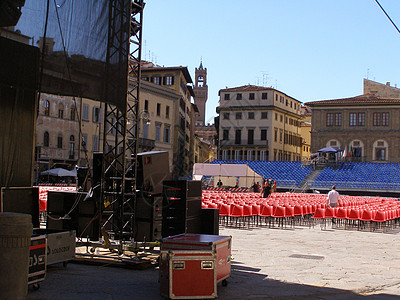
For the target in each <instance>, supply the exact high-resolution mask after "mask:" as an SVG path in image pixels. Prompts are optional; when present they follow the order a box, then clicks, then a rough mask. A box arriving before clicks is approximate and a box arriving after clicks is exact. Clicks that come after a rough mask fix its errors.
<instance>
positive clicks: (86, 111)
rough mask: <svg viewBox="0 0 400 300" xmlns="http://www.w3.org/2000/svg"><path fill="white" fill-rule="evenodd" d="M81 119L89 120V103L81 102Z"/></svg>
mask: <svg viewBox="0 0 400 300" xmlns="http://www.w3.org/2000/svg"><path fill="white" fill-rule="evenodd" d="M82 120H84V121H89V105H88V104H83V114H82Z"/></svg>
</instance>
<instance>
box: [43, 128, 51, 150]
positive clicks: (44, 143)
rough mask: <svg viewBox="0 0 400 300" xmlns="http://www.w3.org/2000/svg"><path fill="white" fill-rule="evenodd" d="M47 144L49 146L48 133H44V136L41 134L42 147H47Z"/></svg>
mask: <svg viewBox="0 0 400 300" xmlns="http://www.w3.org/2000/svg"><path fill="white" fill-rule="evenodd" d="M49 144H50V137H49V133H48V132H47V131H45V132H44V134H43V146H44V147H49Z"/></svg>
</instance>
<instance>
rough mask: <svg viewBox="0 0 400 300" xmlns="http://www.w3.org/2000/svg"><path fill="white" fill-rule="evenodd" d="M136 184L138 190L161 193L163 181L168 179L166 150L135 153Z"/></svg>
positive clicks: (167, 155)
mask: <svg viewBox="0 0 400 300" xmlns="http://www.w3.org/2000/svg"><path fill="white" fill-rule="evenodd" d="M137 160H138V167H137V185H136V188H137V189H138V190H140V191H146V192H150V193H152V194H161V192H162V190H163V181H164V180H169V179H170V172H169V154H168V152H167V151H150V152H143V153H138V155H137Z"/></svg>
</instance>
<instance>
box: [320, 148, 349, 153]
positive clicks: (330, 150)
mask: <svg viewBox="0 0 400 300" xmlns="http://www.w3.org/2000/svg"><path fill="white" fill-rule="evenodd" d="M342 151H343V150H340V149H337V148H333V147H325V148H322V149H319V150H318V152H319V153H337V152H342Z"/></svg>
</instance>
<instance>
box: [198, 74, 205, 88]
mask: <svg viewBox="0 0 400 300" xmlns="http://www.w3.org/2000/svg"><path fill="white" fill-rule="evenodd" d="M203 85H204V77H203V76H201V75H200V76H198V77H197V86H198V87H203Z"/></svg>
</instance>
